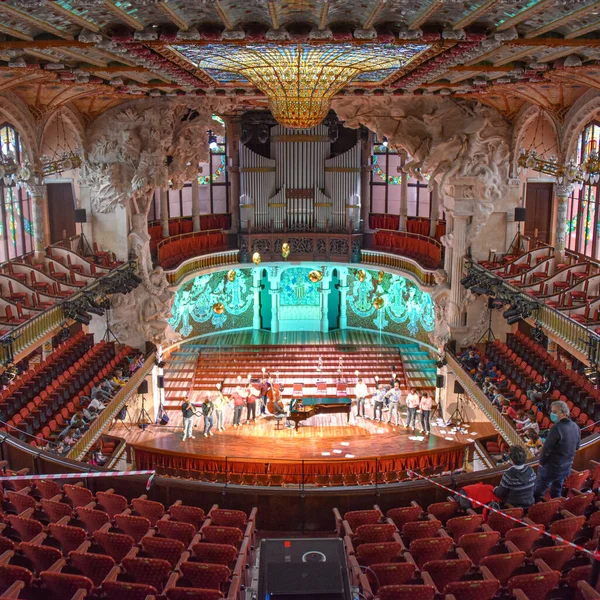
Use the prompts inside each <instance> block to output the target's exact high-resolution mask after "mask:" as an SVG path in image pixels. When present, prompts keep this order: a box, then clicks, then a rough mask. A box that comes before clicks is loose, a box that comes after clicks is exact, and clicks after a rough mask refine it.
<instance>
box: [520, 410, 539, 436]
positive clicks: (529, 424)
mask: <svg viewBox="0 0 600 600" xmlns="http://www.w3.org/2000/svg"><path fill="white" fill-rule="evenodd" d="M525 418H526V421H525V423H523V427H522V428H521V431H519V434H520V435H525V434H526V433H527V432H528V431H535V432H536V433H539V432H540V425H539V423H538V422H537V419H536V418H535V415H534V414H533V411H532V410H528V411H527V412H526V413H525Z"/></svg>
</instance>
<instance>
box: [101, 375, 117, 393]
mask: <svg viewBox="0 0 600 600" xmlns="http://www.w3.org/2000/svg"><path fill="white" fill-rule="evenodd" d="M118 387H119V386H118V385H115V384H114V383H113V382H112V381H111V380H110V379H109V378H108V377H105V378H104V381H103V382H102V383H101V384H100V389H101V390H102V391H103V392H104V393H105V394H108V396H109V397H110V398H112V397H113V396H114V395H115V392H116V391H117V389H118Z"/></svg>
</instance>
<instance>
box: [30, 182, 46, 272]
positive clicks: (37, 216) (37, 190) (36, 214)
mask: <svg viewBox="0 0 600 600" xmlns="http://www.w3.org/2000/svg"><path fill="white" fill-rule="evenodd" d="M26 189H27V192H28V193H29V195H30V196H31V218H32V221H33V223H32V236H33V251H34V260H36V261H38V260H40V259H41V257H42V256H43V255H44V252H45V243H44V240H45V236H44V202H45V199H46V185H45V184H30V185H27V186H26Z"/></svg>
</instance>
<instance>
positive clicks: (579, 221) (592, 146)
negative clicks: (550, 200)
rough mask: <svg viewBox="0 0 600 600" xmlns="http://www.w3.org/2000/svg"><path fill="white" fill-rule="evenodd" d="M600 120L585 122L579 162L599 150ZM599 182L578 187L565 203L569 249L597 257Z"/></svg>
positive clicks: (599, 250)
mask: <svg viewBox="0 0 600 600" xmlns="http://www.w3.org/2000/svg"><path fill="white" fill-rule="evenodd" d="M599 140H600V122H598V121H592V122H591V123H589V124H588V125H586V126H585V127H584V129H583V131H582V132H581V135H580V136H579V140H578V143H577V161H578V162H579V163H580V164H581V163H583V161H584V160H585V159H586V158H587V156H588V155H589V153H590V152H591V151H592V150H598V141H599ZM599 194H600V184H598V183H597V184H595V185H589V184H585V185H584V186H583V187H582V188H581V189H579V188H578V187H577V186H576V187H575V190H574V191H573V193H572V194H571V198H570V201H569V204H568V206H567V240H566V247H567V248H568V249H569V250H573V251H575V252H579V253H580V254H584V255H585V256H590V257H592V258H596V259H598V258H600V222H599V219H598V210H599V208H598V198H599Z"/></svg>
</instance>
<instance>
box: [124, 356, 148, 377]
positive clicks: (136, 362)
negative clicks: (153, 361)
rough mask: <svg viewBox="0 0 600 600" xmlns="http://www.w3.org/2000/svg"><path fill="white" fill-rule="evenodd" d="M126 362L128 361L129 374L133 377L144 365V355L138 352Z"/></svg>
mask: <svg viewBox="0 0 600 600" xmlns="http://www.w3.org/2000/svg"><path fill="white" fill-rule="evenodd" d="M127 360H128V361H129V373H130V374H131V375H133V374H134V373H135V372H136V371H137V370H138V369H139V368H140V367H141V366H142V365H143V364H144V355H143V354H142V353H141V352H140V354H138V355H136V356H133V357H131V358H128V359H127Z"/></svg>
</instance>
